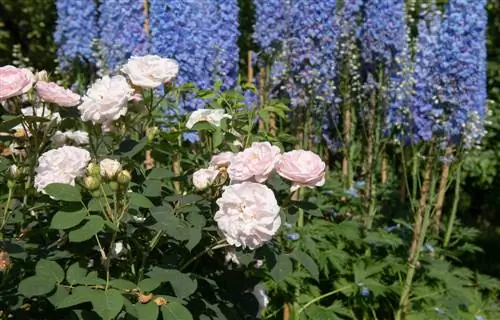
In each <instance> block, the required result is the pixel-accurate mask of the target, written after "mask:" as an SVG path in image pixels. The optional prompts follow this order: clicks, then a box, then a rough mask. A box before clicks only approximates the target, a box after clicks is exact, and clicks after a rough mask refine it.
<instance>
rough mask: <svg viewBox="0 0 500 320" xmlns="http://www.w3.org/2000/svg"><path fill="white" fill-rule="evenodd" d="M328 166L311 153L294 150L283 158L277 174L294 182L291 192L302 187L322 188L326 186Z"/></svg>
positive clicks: (277, 166) (277, 167)
mask: <svg viewBox="0 0 500 320" xmlns="http://www.w3.org/2000/svg"><path fill="white" fill-rule="evenodd" d="M325 169H326V164H325V163H324V162H323V161H322V160H321V158H320V157H319V156H318V155H317V154H315V153H314V152H311V151H305V150H293V151H290V152H286V153H284V154H283V155H282V156H281V159H280V160H279V162H278V164H277V165H276V172H277V173H278V174H279V175H280V176H282V177H283V178H285V179H288V180H290V181H292V188H291V191H295V190H297V189H298V188H300V187H308V188H314V187H321V186H322V185H324V184H325Z"/></svg>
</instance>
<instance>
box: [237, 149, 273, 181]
mask: <svg viewBox="0 0 500 320" xmlns="http://www.w3.org/2000/svg"><path fill="white" fill-rule="evenodd" d="M279 159H280V149H279V148H278V147H276V146H272V145H271V144H270V143H269V142H254V143H252V146H251V147H250V148H247V149H245V150H243V151H241V152H239V153H237V154H236V156H235V157H234V158H233V160H232V161H231V164H230V165H229V167H228V169H227V172H228V174H229V178H230V179H231V181H233V182H241V181H247V180H255V181H256V182H259V183H263V182H265V181H266V180H267V178H269V176H270V175H271V173H272V172H273V170H274V167H275V165H276V163H277V162H278V160H279Z"/></svg>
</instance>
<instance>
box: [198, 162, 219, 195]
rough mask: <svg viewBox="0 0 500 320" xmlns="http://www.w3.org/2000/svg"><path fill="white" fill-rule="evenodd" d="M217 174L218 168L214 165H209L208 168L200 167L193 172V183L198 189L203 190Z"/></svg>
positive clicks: (211, 182)
mask: <svg viewBox="0 0 500 320" xmlns="http://www.w3.org/2000/svg"><path fill="white" fill-rule="evenodd" d="M218 175H219V170H217V169H215V168H214V167H209V168H208V169H200V170H198V171H196V172H195V173H193V184H194V186H195V188H196V189H198V190H205V189H206V188H208V187H210V186H211V185H212V184H213V183H214V181H215V179H216V178H217V176H218Z"/></svg>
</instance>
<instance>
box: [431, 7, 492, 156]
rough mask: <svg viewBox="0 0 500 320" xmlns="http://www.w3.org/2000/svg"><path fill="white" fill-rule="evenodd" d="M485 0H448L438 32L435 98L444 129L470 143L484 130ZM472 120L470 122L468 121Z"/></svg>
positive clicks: (455, 139)
mask: <svg viewBox="0 0 500 320" xmlns="http://www.w3.org/2000/svg"><path fill="white" fill-rule="evenodd" d="M485 5H486V0H477V1H468V0H450V2H449V3H448V5H447V7H446V11H445V16H444V19H443V24H442V27H441V32H440V34H439V53H438V54H439V64H438V76H439V88H438V100H439V104H440V106H441V108H442V109H443V112H444V114H445V116H446V119H445V122H444V127H443V131H444V132H443V133H444V135H445V136H448V137H450V140H452V141H454V142H457V141H458V140H459V138H460V137H462V138H464V142H465V143H466V144H465V147H470V146H471V145H472V144H473V143H474V142H477V141H479V139H480V138H481V137H482V135H483V134H484V128H483V126H484V123H483V122H484V117H485V110H486V102H485V99H486V81H485V73H486V65H485V64H486V48H485V32H486V23H487V16H486V9H485ZM471 122H472V124H471Z"/></svg>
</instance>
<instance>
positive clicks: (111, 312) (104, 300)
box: [92, 289, 123, 320]
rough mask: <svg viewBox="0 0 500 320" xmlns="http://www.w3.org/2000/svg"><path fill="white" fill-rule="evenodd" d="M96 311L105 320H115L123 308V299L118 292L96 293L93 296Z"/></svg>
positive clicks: (111, 290)
mask: <svg viewBox="0 0 500 320" xmlns="http://www.w3.org/2000/svg"><path fill="white" fill-rule="evenodd" d="M92 306H94V311H95V312H96V313H97V314H99V315H100V316H101V318H103V319H104V320H109V319H114V318H115V317H116V316H117V315H118V313H119V312H120V311H121V310H122V307H123V297H122V295H121V293H120V292H119V291H117V290H113V289H110V290H107V291H96V292H95V293H94V295H93V296H92Z"/></svg>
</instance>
